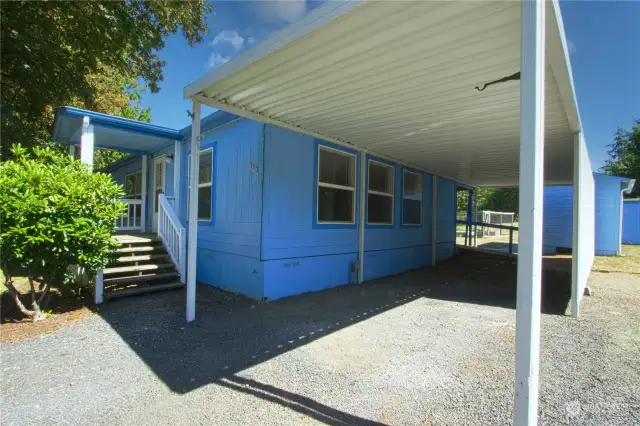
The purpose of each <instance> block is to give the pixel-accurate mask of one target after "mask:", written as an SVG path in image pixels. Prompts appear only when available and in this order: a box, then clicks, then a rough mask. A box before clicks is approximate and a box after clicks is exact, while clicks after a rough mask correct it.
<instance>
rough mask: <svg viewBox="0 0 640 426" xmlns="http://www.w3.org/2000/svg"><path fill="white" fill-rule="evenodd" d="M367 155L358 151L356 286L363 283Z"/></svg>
mask: <svg viewBox="0 0 640 426" xmlns="http://www.w3.org/2000/svg"><path fill="white" fill-rule="evenodd" d="M367 167H369V165H368V164H367V153H366V152H365V151H360V189H359V192H360V215H359V216H360V218H359V219H358V284H360V283H362V282H363V281H364V230H365V229H364V224H365V220H366V218H365V212H364V210H365V206H366V200H367V182H366V180H367Z"/></svg>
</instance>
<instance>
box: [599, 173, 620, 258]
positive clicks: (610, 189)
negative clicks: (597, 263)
mask: <svg viewBox="0 0 640 426" xmlns="http://www.w3.org/2000/svg"><path fill="white" fill-rule="evenodd" d="M595 179H596V238H595V244H596V255H598V256H613V255H615V254H617V253H619V252H620V244H622V235H621V234H620V231H621V229H622V227H621V223H620V220H621V219H622V211H621V208H622V193H621V192H620V178H617V177H615V176H607V175H601V174H597V173H596V174H595Z"/></svg>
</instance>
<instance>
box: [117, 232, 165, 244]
mask: <svg viewBox="0 0 640 426" xmlns="http://www.w3.org/2000/svg"><path fill="white" fill-rule="evenodd" d="M113 238H115V240H116V241H117V242H119V243H120V244H148V243H155V242H158V241H160V238H158V236H157V235H156V234H142V233H140V234H115V235H114V236H113Z"/></svg>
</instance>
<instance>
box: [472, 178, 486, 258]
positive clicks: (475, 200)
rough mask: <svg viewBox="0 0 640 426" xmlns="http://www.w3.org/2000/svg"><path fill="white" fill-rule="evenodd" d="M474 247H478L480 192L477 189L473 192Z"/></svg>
mask: <svg viewBox="0 0 640 426" xmlns="http://www.w3.org/2000/svg"><path fill="white" fill-rule="evenodd" d="M483 232H484V228H483ZM469 245H471V244H469ZM473 246H474V247H478V190H477V189H474V190H473Z"/></svg>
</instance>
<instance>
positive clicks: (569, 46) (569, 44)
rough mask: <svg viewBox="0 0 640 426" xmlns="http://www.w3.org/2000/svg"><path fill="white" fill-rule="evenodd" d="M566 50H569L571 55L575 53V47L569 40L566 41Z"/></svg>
mask: <svg viewBox="0 0 640 426" xmlns="http://www.w3.org/2000/svg"><path fill="white" fill-rule="evenodd" d="M567 49H569V54H570V55H573V54H574V53H576V45H575V43H574V42H572V41H571V40H567Z"/></svg>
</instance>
